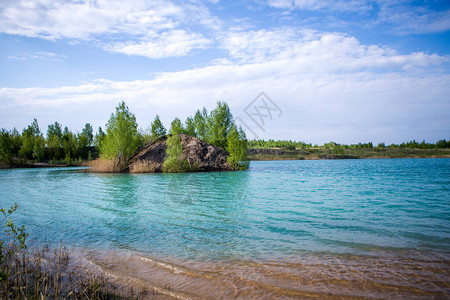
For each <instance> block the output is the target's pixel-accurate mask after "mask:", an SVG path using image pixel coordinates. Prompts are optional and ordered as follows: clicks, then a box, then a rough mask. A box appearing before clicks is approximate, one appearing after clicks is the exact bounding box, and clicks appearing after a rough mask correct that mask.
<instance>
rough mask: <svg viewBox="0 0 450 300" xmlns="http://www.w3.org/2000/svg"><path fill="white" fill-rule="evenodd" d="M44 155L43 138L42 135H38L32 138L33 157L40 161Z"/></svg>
mask: <svg viewBox="0 0 450 300" xmlns="http://www.w3.org/2000/svg"><path fill="white" fill-rule="evenodd" d="M44 155H45V138H44V136H43V135H39V136H37V137H36V139H35V140H34V147H33V158H35V159H36V160H37V161H41V160H43V159H44Z"/></svg>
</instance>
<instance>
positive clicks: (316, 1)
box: [267, 0, 372, 12]
mask: <svg viewBox="0 0 450 300" xmlns="http://www.w3.org/2000/svg"><path fill="white" fill-rule="evenodd" d="M371 2H372V1H361V0H358V1H356V0H346V1H345V0H344V1H343V0H268V1H267V3H268V5H269V6H272V7H276V8H280V9H304V10H335V11H359V12H361V11H366V10H368V9H371V7H372V5H371Z"/></svg>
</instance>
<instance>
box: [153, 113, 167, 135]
mask: <svg viewBox="0 0 450 300" xmlns="http://www.w3.org/2000/svg"><path fill="white" fill-rule="evenodd" d="M165 135H166V128H164V126H163V124H162V122H161V120H160V119H159V116H158V115H156V117H155V120H153V122H152V124H151V139H152V140H153V141H156V140H157V139H159V138H161V137H163V136H165Z"/></svg>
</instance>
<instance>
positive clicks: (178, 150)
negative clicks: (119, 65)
mask: <svg viewBox="0 0 450 300" xmlns="http://www.w3.org/2000/svg"><path fill="white" fill-rule="evenodd" d="M99 144H100V145H99V148H100V158H98V159H97V160H94V161H92V162H90V163H89V166H90V167H91V168H90V171H91V172H107V173H118V172H129V173H154V172H165V173H182V172H209V171H235V170H245V169H247V168H248V166H249V161H248V158H247V155H246V153H247V144H248V141H247V138H246V136H245V133H244V131H243V130H242V128H238V127H237V126H236V124H235V123H234V121H233V116H232V114H231V112H230V108H229V107H228V105H227V104H226V103H225V102H218V103H217V107H216V108H215V109H214V110H213V111H212V112H211V113H210V114H208V112H207V110H206V109H205V108H203V110H202V112H200V111H199V110H198V111H197V112H196V114H195V116H194V117H188V118H187V120H186V122H185V124H184V125H183V124H182V123H181V121H180V119H178V118H175V119H174V120H173V121H172V123H171V126H170V129H169V133H168V134H166V129H165V128H164V126H163V125H162V123H161V120H160V119H159V116H158V115H156V117H155V120H154V121H153V122H152V124H151V126H150V128H149V130H148V132H147V134H144V135H142V134H140V133H139V132H138V126H137V123H136V118H135V116H134V114H132V113H131V112H130V111H129V109H128V107H127V106H126V105H125V102H122V103H120V104H119V106H118V107H117V108H116V112H115V114H112V115H111V117H110V119H109V121H108V123H107V125H106V134H105V135H103V136H102V137H101V138H100V140H99ZM142 145H144V146H142Z"/></svg>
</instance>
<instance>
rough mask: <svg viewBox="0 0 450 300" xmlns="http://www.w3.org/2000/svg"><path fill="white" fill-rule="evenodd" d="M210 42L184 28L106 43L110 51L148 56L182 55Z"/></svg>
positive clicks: (203, 46)
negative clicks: (127, 40) (137, 38)
mask: <svg viewBox="0 0 450 300" xmlns="http://www.w3.org/2000/svg"><path fill="white" fill-rule="evenodd" d="M210 43H211V41H210V40H208V39H206V38H204V37H203V36H202V35H200V34H196V33H192V34H188V33H186V32H185V31H184V30H173V31H168V32H164V33H162V34H161V35H159V36H155V37H154V38H150V37H147V38H145V39H142V40H140V41H139V42H127V43H116V44H112V45H106V46H105V47H104V49H105V50H107V51H110V52H118V53H125V54H127V55H139V56H145V57H149V58H162V57H170V56H183V55H186V54H188V53H189V52H190V51H191V50H192V49H203V48H205V47H207V46H208V45H209V44H210Z"/></svg>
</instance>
